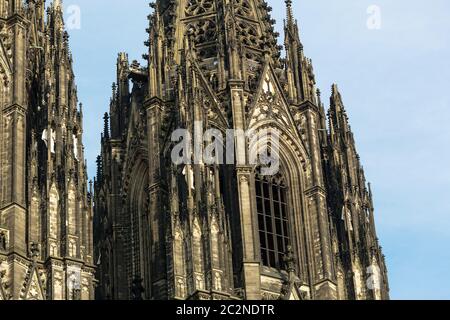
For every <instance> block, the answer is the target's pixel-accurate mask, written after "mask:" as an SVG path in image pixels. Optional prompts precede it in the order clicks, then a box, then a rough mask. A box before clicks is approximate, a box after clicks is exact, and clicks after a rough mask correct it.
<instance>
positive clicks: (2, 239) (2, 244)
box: [0, 231, 7, 251]
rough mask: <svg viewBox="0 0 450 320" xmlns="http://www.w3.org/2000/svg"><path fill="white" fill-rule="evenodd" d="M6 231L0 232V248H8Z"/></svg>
mask: <svg viewBox="0 0 450 320" xmlns="http://www.w3.org/2000/svg"><path fill="white" fill-rule="evenodd" d="M6 240H7V239H6V233H5V232H4V231H2V232H0V250H3V251H5V250H6V245H7V243H6Z"/></svg>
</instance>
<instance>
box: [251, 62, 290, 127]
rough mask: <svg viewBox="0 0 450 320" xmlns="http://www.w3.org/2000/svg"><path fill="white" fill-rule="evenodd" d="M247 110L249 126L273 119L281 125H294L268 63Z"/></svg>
mask: <svg viewBox="0 0 450 320" xmlns="http://www.w3.org/2000/svg"><path fill="white" fill-rule="evenodd" d="M249 110H250V111H249V114H248V118H247V125H248V127H249V128H253V127H255V126H257V124H258V122H263V121H267V120H273V121H275V122H277V123H278V124H279V125H280V126H281V127H285V128H292V127H295V123H294V121H293V118H292V115H291V112H290V111H289V108H288V104H287V101H286V99H285V97H284V94H283V91H282V89H281V86H280V85H279V82H278V80H277V76H276V75H275V72H274V70H273V68H272V67H271V65H270V64H266V66H265V67H264V71H263V73H262V75H261V78H260V82H259V86H258V90H257V92H256V94H255V96H254V99H253V103H252V105H251V106H250V109H249Z"/></svg>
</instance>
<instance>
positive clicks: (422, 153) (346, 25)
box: [64, 0, 450, 299]
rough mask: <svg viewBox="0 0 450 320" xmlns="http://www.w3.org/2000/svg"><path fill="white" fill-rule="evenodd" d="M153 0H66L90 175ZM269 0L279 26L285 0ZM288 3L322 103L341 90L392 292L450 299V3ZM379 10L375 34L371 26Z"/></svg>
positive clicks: (342, 0)
mask: <svg viewBox="0 0 450 320" xmlns="http://www.w3.org/2000/svg"><path fill="white" fill-rule="evenodd" d="M148 2H149V1H148V0H132V1H125V0H95V1H92V0H65V1H64V5H65V8H66V11H67V10H68V9H69V6H70V5H77V6H78V7H79V8H80V12H81V15H80V18H81V24H80V28H77V29H72V30H69V32H70V35H71V48H72V51H73V55H74V59H75V73H76V76H77V84H78V89H79V97H80V100H81V101H82V102H83V103H84V106H85V124H84V128H85V133H84V143H85V147H86V156H87V160H88V164H89V173H90V177H91V178H93V174H94V172H95V158H96V155H97V154H98V152H99V140H100V132H101V129H102V120H101V119H102V115H103V113H104V112H105V111H106V110H107V109H108V105H109V99H110V95H111V84H112V82H113V81H115V74H116V69H115V63H116V57H117V53H118V52H119V51H126V52H128V53H129V56H130V59H138V60H141V56H142V54H143V53H144V52H145V49H146V48H145V47H144V45H143V42H144V41H145V40H146V33H145V28H146V27H147V23H148V22H147V19H146V17H147V15H148V14H149V13H150V10H151V9H150V8H149V6H148ZM268 2H269V4H270V5H271V6H272V7H274V12H273V17H274V18H275V19H276V20H277V22H278V29H280V31H281V28H282V21H283V19H284V16H285V9H284V1H282V0H269V1H268ZM293 3H294V13H295V16H296V18H298V20H299V24H300V26H301V34H302V40H303V44H304V46H305V52H306V54H307V55H308V56H309V57H310V58H312V59H313V63H314V67H315V72H316V77H317V80H318V85H319V87H320V89H321V90H322V93H323V100H324V101H327V99H328V98H327V97H328V96H329V94H330V87H331V84H332V83H333V82H336V83H338V85H339V88H340V90H341V93H342V95H343V99H344V103H345V105H346V108H347V111H348V114H349V116H350V123H351V125H352V128H353V131H354V132H355V136H356V140H357V147H358V150H359V153H360V155H361V159H362V162H363V165H364V167H365V171H366V176H367V179H368V180H370V181H371V182H372V185H373V191H374V196H375V206H376V219H377V228H378V233H379V238H380V239H381V243H382V245H383V247H384V252H385V254H386V256H387V262H388V268H389V276H390V284H391V295H392V298H393V299H450V274H449V273H450V250H449V246H450V231H449V230H450V188H449V187H450V170H449V168H448V166H449V165H450V151H449V142H450V128H449V127H448V125H449V124H450V98H449V90H450V59H449V57H450V45H449V34H450V19H449V17H448V13H449V12H450V2H449V1H448V0H433V1H425V0H396V1H392V0H339V1H331V0H293ZM373 5H375V6H377V7H376V8H375V9H379V13H380V15H378V17H380V18H381V20H378V19H377V20H376V21H375V22H377V21H381V25H380V26H379V27H380V28H379V29H373V28H369V27H368V24H367V22H368V19H370V18H371V17H373V16H372V15H371V14H373V12H374V11H371V10H369V11H370V12H371V14H368V9H369V8H370V7H371V6H373ZM70 16H71V13H69V12H66V18H70ZM374 17H375V18H377V17H376V16H374ZM370 21H372V20H370ZM370 25H371V26H376V25H377V24H376V23H375V24H370ZM280 43H283V39H280Z"/></svg>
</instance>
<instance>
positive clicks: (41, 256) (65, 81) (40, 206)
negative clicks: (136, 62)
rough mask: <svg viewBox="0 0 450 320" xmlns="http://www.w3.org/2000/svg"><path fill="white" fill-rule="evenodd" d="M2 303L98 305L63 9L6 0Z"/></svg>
mask: <svg viewBox="0 0 450 320" xmlns="http://www.w3.org/2000/svg"><path fill="white" fill-rule="evenodd" d="M0 74H1V78H0V187H1V189H0V201H1V202H0V300H9V299H14V300H19V299H22V300H23V299H27V300H44V299H49V300H50V299H51V300H65V299H84V300H90V299H94V264H93V245H92V244H93V242H92V240H93V239H92V238H93V237H92V235H93V230H92V225H93V224H92V214H93V212H92V199H90V197H89V196H88V187H87V175H86V164H85V161H84V150H83V144H82V142H81V141H82V133H83V127H82V122H83V113H82V110H81V105H80V108H78V101H77V91H76V86H75V82H74V75H73V71H72V55H71V53H70V51H69V45H68V34H67V32H65V31H64V23H63V18H62V9H61V3H60V1H58V0H55V1H54V3H53V4H52V5H51V6H50V7H49V8H48V10H47V13H46V9H45V1H44V0H28V1H22V0H0Z"/></svg>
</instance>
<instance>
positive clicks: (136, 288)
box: [131, 277, 145, 300]
mask: <svg viewBox="0 0 450 320" xmlns="http://www.w3.org/2000/svg"><path fill="white" fill-rule="evenodd" d="M144 292H145V288H144V287H143V286H142V279H141V278H139V277H136V278H135V279H134V280H133V285H132V287H131V295H132V298H133V300H143V297H142V295H143V294H144Z"/></svg>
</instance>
